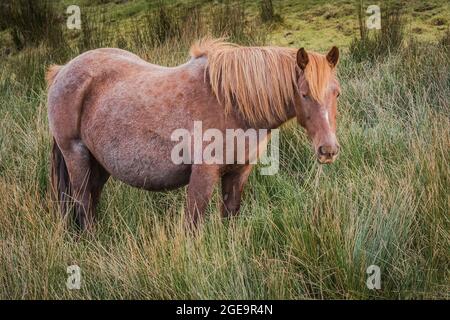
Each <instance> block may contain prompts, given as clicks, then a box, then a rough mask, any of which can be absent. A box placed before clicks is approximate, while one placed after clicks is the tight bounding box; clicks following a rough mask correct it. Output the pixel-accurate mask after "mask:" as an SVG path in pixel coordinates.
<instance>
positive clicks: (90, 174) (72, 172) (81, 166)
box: [62, 140, 108, 230]
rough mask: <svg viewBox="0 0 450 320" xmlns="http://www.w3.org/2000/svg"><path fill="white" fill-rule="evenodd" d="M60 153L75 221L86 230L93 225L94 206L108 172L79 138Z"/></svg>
mask: <svg viewBox="0 0 450 320" xmlns="http://www.w3.org/2000/svg"><path fill="white" fill-rule="evenodd" d="M62 153H63V155H64V159H65V160H66V165H67V171H68V172H69V177H70V182H71V187H72V197H73V199H72V200H74V202H75V208H74V209H75V218H76V221H77V223H78V225H79V227H80V228H81V230H88V229H90V228H92V226H93V222H94V215H95V206H96V204H97V202H98V198H99V196H100V192H101V190H102V188H103V185H104V184H105V182H106V180H107V179H108V174H107V172H106V171H105V170H104V169H103V168H102V167H101V166H100V165H99V164H98V162H97V161H96V160H95V159H94V158H93V157H92V155H91V153H90V152H89V150H88V149H87V147H86V146H85V145H84V143H83V142H82V141H81V140H76V141H72V142H71V143H70V144H69V147H67V148H64V149H62Z"/></svg>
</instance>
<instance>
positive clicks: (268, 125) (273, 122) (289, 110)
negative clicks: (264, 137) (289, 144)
mask: <svg viewBox="0 0 450 320" xmlns="http://www.w3.org/2000/svg"><path fill="white" fill-rule="evenodd" d="M295 116H296V113H295V107H294V104H293V103H290V104H289V105H288V106H286V119H284V120H283V119H275V118H273V119H270V120H267V121H260V122H257V123H254V124H248V123H247V124H246V126H247V128H253V129H276V128H278V127H279V126H281V125H282V124H283V123H285V122H287V121H289V120H291V119H293V118H295Z"/></svg>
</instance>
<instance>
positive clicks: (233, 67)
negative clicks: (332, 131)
mask: <svg viewBox="0 0 450 320" xmlns="http://www.w3.org/2000/svg"><path fill="white" fill-rule="evenodd" d="M190 53H191V56H192V57H193V58H198V57H201V56H207V58H208V64H207V69H206V70H207V71H208V73H209V81H210V85H211V88H212V91H213V92H214V94H215V95H216V97H217V99H218V101H219V102H220V103H222V104H223V105H224V107H225V112H226V114H228V113H229V112H231V110H232V109H233V107H234V106H235V107H236V108H237V109H238V111H240V113H241V114H242V116H243V117H244V119H245V120H246V121H248V122H249V123H251V124H256V123H261V122H272V121H277V120H278V121H286V120H287V114H286V109H287V108H286V107H287V106H288V105H289V104H293V103H294V98H295V94H296V93H297V63H296V53H297V49H292V48H281V47H241V46H239V45H236V44H232V43H228V42H224V41H223V39H210V38H206V39H202V40H200V41H198V42H196V43H195V44H194V45H193V46H192V47H191V51H190ZM308 57H309V63H308V65H307V67H306V69H305V78H306V80H307V81H308V84H309V88H310V92H311V95H312V96H313V98H315V99H316V100H317V101H323V97H324V93H325V89H326V86H327V85H328V82H329V80H330V77H331V76H333V70H332V68H331V67H330V65H329V63H328V62H327V60H326V58H325V56H323V55H321V54H318V53H313V52H311V53H308Z"/></svg>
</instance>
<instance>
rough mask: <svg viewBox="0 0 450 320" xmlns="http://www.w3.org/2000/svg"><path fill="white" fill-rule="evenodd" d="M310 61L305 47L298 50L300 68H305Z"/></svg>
mask: <svg viewBox="0 0 450 320" xmlns="http://www.w3.org/2000/svg"><path fill="white" fill-rule="evenodd" d="M308 62H309V58H308V53H307V52H306V50H305V48H301V49H300V50H298V51H297V64H298V66H299V67H300V69H302V70H305V68H306V65H307V64H308Z"/></svg>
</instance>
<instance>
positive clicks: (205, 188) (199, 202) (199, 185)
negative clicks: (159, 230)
mask: <svg viewBox="0 0 450 320" xmlns="http://www.w3.org/2000/svg"><path fill="white" fill-rule="evenodd" d="M219 177H220V170H219V167H218V166H216V165H193V166H192V171H191V177H190V180H189V185H188V195H187V212H186V224H187V226H190V227H194V228H195V227H196V226H197V224H198V221H199V220H200V219H203V217H204V215H205V210H206V207H207V206H208V203H209V201H210V200H211V195H212V193H213V191H214V187H215V186H216V184H217V182H218V181H219Z"/></svg>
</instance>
